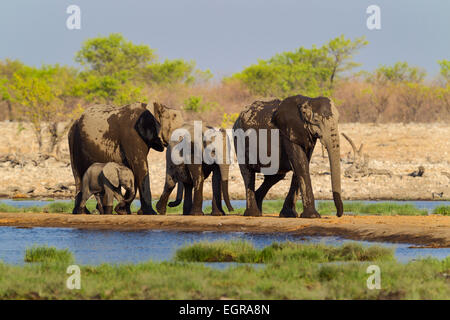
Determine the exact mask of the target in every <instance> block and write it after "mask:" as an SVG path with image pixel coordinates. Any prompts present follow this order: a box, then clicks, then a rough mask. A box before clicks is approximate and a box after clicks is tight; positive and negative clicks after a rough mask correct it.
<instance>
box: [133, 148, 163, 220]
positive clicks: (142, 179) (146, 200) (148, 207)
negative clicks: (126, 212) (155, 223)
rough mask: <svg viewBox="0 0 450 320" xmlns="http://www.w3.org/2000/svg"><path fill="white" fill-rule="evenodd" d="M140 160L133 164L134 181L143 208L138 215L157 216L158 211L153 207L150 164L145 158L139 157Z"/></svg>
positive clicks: (134, 161)
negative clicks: (149, 172)
mask: <svg viewBox="0 0 450 320" xmlns="http://www.w3.org/2000/svg"><path fill="white" fill-rule="evenodd" d="M137 158H138V159H139V160H133V161H132V162H131V167H132V171H133V173H134V181H135V183H136V185H137V187H138V189H139V198H140V200H141V208H140V209H139V210H138V214H144V215H155V214H157V213H156V211H155V210H154V209H153V207H152V193H151V190H150V177H149V174H148V163H147V159H146V157H145V156H140V157H137Z"/></svg>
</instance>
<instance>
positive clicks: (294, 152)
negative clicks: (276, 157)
mask: <svg viewBox="0 0 450 320" xmlns="http://www.w3.org/2000/svg"><path fill="white" fill-rule="evenodd" d="M285 151H286V153H287V154H288V157H289V162H290V164H291V167H292V169H293V171H294V175H295V177H296V178H297V184H298V185H299V187H300V192H301V194H302V202H303V212H302V214H301V215H300V217H301V218H320V214H319V213H318V212H317V211H316V208H315V204H314V194H313V192H312V185H311V177H310V175H309V161H308V157H307V156H306V153H305V151H304V150H303V148H302V147H300V146H299V145H295V144H292V143H291V144H290V145H289V148H285Z"/></svg>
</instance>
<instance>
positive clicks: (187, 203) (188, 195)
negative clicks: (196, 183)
mask: <svg viewBox="0 0 450 320" xmlns="http://www.w3.org/2000/svg"><path fill="white" fill-rule="evenodd" d="M183 185H184V202H183V215H189V214H190V213H191V209H192V184H186V183H183Z"/></svg>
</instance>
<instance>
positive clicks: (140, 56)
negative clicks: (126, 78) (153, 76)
mask: <svg viewBox="0 0 450 320" xmlns="http://www.w3.org/2000/svg"><path fill="white" fill-rule="evenodd" d="M154 60H156V55H155V53H154V50H152V49H150V48H149V47H148V46H147V45H135V44H133V43H132V42H131V41H127V40H126V39H125V38H124V37H123V35H121V34H119V33H113V34H110V35H109V36H108V37H98V38H93V39H89V40H87V41H85V42H84V43H83V46H82V48H81V50H80V51H78V52H77V54H76V56H75V61H76V62H78V63H80V64H81V65H82V66H84V67H85V68H86V69H87V70H89V71H93V72H95V73H97V74H98V75H102V76H106V75H109V76H112V75H114V74H116V73H123V72H126V73H128V74H129V75H134V74H135V73H136V72H137V71H139V70H142V69H143V68H145V67H146V66H147V65H148V64H149V63H150V62H152V61H154Z"/></svg>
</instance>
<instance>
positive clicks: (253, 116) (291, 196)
mask: <svg viewBox="0 0 450 320" xmlns="http://www.w3.org/2000/svg"><path fill="white" fill-rule="evenodd" d="M338 119H339V114H338V111H337V109H336V107H335V106H334V103H333V101H332V100H331V99H329V98H325V97H317V98H309V97H305V96H301V95H297V96H293V97H289V98H286V99H284V100H283V101H280V100H273V101H267V102H263V101H257V102H254V103H253V104H252V105H250V106H249V107H247V108H246V109H245V110H244V111H242V112H241V113H240V115H239V117H238V119H237V120H236V122H235V124H234V127H233V129H234V131H235V132H236V130H238V129H242V130H243V131H246V130H248V129H255V131H256V134H257V138H258V140H259V139H267V140H265V141H263V143H264V142H267V144H265V143H264V144H265V145H266V146H267V149H268V150H269V152H271V151H270V149H271V143H270V142H269V139H270V138H269V135H266V136H265V137H262V135H261V133H260V132H262V131H260V130H259V129H278V130H279V136H278V140H277V141H275V143H276V144H278V146H279V158H278V160H279V162H278V163H279V167H278V171H277V172H276V173H275V174H271V175H265V176H264V182H263V183H262V185H261V186H260V187H259V188H258V190H256V192H255V173H256V172H261V169H262V168H263V167H264V165H263V164H262V163H261V161H260V160H258V161H257V162H256V163H254V164H251V163H249V162H248V159H249V156H251V154H249V153H250V152H249V144H245V145H244V147H243V149H244V153H245V159H246V162H245V163H240V164H239V168H240V170H241V174H242V177H243V178H244V184H245V189H246V192H247V194H246V198H247V207H246V210H245V213H244V215H246V216H261V214H262V213H261V208H262V201H263V199H264V197H265V196H266V194H267V192H268V191H269V189H270V188H271V187H272V186H273V185H274V184H276V183H277V182H279V181H280V180H282V179H283V178H284V177H285V175H286V173H287V172H289V171H291V170H292V171H293V175H292V180H291V187H290V189H289V193H288V195H287V197H286V199H285V201H284V205H283V208H282V210H281V212H280V217H297V212H296V210H295V203H296V201H297V196H298V193H299V191H300V192H301V195H302V201H303V213H302V214H301V215H300V217H302V218H320V215H319V213H318V212H317V211H316V208H315V204H314V194H313V192H312V186H311V177H310V174H309V162H310V160H311V156H312V153H313V150H314V147H315V145H316V141H317V139H320V140H321V142H322V144H323V145H324V146H325V147H326V149H327V151H328V156H329V160H330V168H331V188H332V191H333V199H334V203H335V206H336V209H337V216H339V217H340V216H341V215H342V213H343V204H342V200H341V170H340V148H339V131H338ZM242 142H243V141H238V140H237V139H236V138H235V140H234V145H235V148H236V150H237V149H238V148H239V146H238V145H239V144H241V143H242ZM244 142H245V141H244ZM258 142H259V143H258V144H256V145H257V148H258V149H257V154H258V155H259V153H260V152H259V151H260V145H261V141H258ZM241 146H242V145H241Z"/></svg>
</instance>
